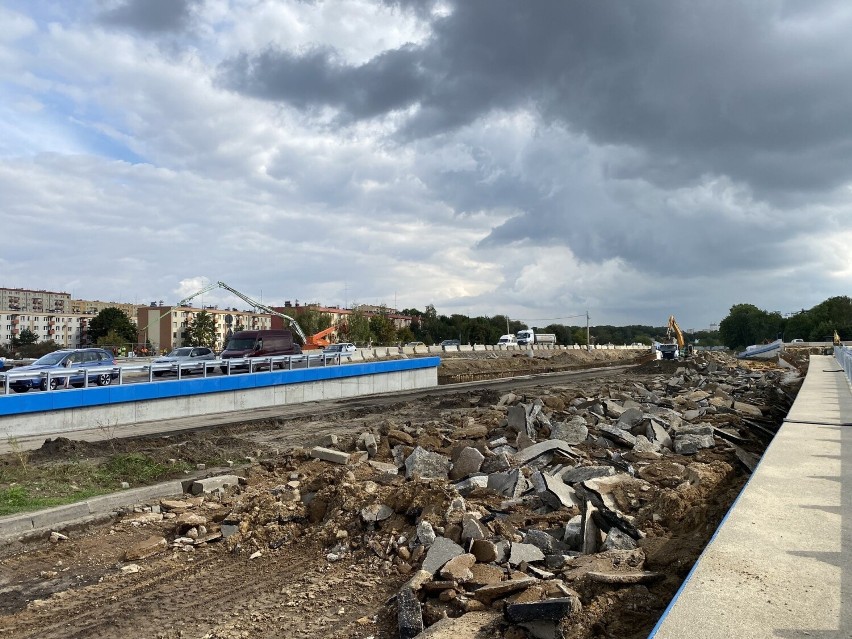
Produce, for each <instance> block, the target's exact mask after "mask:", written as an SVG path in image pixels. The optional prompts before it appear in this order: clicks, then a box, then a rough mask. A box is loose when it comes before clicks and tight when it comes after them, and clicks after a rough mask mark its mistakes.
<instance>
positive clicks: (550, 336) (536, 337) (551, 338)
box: [517, 328, 556, 346]
mask: <svg viewBox="0 0 852 639" xmlns="http://www.w3.org/2000/svg"><path fill="white" fill-rule="evenodd" d="M517 338H518V345H519V346H531V345H533V344H556V335H555V334H554V333H536V332H535V330H533V329H531V328H525V329H523V330H521V331H518V335H517Z"/></svg>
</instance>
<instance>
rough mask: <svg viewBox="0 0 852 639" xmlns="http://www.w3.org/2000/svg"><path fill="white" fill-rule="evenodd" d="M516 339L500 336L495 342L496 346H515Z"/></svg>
mask: <svg viewBox="0 0 852 639" xmlns="http://www.w3.org/2000/svg"><path fill="white" fill-rule="evenodd" d="M517 345H518V339H517V338H516V337H515V336H514V335H501V336H500V339H498V340H497V346H517Z"/></svg>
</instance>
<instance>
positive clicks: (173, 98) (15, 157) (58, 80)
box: [0, 0, 852, 329]
mask: <svg viewBox="0 0 852 639" xmlns="http://www.w3.org/2000/svg"><path fill="white" fill-rule="evenodd" d="M0 24H2V25H3V28H2V29H0V225H2V234H0V238H2V239H0V286H8V287H22V288H36V289H48V290H62V291H68V292H70V293H73V295H74V296H76V297H83V298H88V299H101V300H111V301H129V302H138V303H143V302H145V303H147V302H149V301H152V300H160V299H162V300H164V301H165V302H166V303H174V302H176V301H177V300H179V299H181V298H183V297H185V296H186V295H188V294H190V293H192V292H194V291H196V290H198V289H199V288H200V287H201V286H203V285H204V284H205V283H207V282H209V281H214V282H215V281H218V280H221V281H224V282H226V283H228V284H229V285H231V286H233V287H234V288H237V289H239V290H241V291H243V292H245V293H247V294H248V295H250V296H253V297H257V298H260V297H261V296H262V298H263V301H264V302H266V303H270V304H281V303H283V302H284V301H285V300H291V301H293V302H295V301H296V300H298V301H299V302H300V303H302V302H320V303H323V304H327V305H344V304H345V305H347V306H349V305H351V304H353V303H367V304H386V305H388V306H391V307H393V306H396V307H398V308H400V309H402V308H407V307H416V308H420V309H423V308H425V306H426V305H427V304H433V305H434V306H435V307H436V308H437V310H438V312H439V313H444V314H450V313H454V312H458V313H464V314H469V315H479V314H484V315H496V314H508V315H509V316H510V317H513V318H517V319H521V320H524V321H527V322H528V323H530V324H533V325H545V324H548V323H550V322H551V321H554V320H555V321H557V322H559V323H566V324H567V323H577V324H580V323H584V321H585V320H584V319H582V318H577V319H573V320H571V319H556V318H567V317H568V316H571V315H576V314H581V313H585V312H586V311H587V310H588V312H589V313H590V315H591V322H592V324H616V325H621V324H652V325H657V326H659V325H663V324H665V322H666V320H667V318H668V316H669V315H670V314H674V315H675V316H676V317H677V318H678V321H679V323H680V324H681V326H682V327H683V328H695V329H700V328H706V327H709V326H711V325H712V324H715V323H718V322H719V321H720V320H721V319H723V318H724V317H725V316H726V315H727V314H728V310H729V309H730V307H731V306H732V305H733V304H737V303H741V302H748V303H753V304H756V305H758V306H759V307H761V308H764V309H766V310H777V311H781V312H782V313H786V312H791V311H795V310H799V309H801V308H810V307H811V306H813V305H815V304H817V303H819V302H821V301H823V300H824V299H826V298H828V297H831V296H834V295H849V294H850V283H852V225H850V222H851V221H852V190H851V189H852V39H850V38H849V34H850V33H852V4H850V3H849V2H847V1H843V0H837V1H833V0H801V1H782V0H748V2H742V0H737V1H733V0H688V1H687V0H683V1H681V2H677V1H672V0H666V1H662V0H643V1H642V2H634V1H633V0H630V1H628V0H622V1H620V2H619V1H615V0H613V1H611V2H597V1H596V2H589V1H587V0H583V1H568V0H552V1H547V0H538V1H536V2H529V1H521V0H517V1H511V2H510V1H506V0H457V1H454V0H442V1H440V2H427V1H423V2H418V1H415V0H398V1H390V0H386V1H379V0H375V1H368V0H354V1H348V0H335V1H333V2H332V1H328V2H323V1H322V0H316V1H308V0H290V1H286V0H88V1H84V0H81V1H79V2H65V1H59V0H53V1H46V0H0ZM233 301H234V300H233V298H229V297H228V296H227V294H225V293H224V291H219V292H215V291H214V292H212V293H209V294H207V295H205V298H204V303H205V304H208V303H210V304H212V303H223V304H224V303H228V304H230V303H232V302H233ZM241 306H244V305H242V304H241Z"/></svg>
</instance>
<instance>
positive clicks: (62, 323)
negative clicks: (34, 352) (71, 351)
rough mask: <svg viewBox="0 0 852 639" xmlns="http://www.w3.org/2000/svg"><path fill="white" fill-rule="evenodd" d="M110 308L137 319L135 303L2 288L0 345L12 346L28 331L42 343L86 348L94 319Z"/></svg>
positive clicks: (0, 294) (0, 295)
mask: <svg viewBox="0 0 852 639" xmlns="http://www.w3.org/2000/svg"><path fill="white" fill-rule="evenodd" d="M111 307H112V308H118V309H120V310H121V311H122V312H124V314H125V315H127V316H128V317H129V318H131V319H133V318H134V317H135V316H136V308H137V306H136V305H135V304H126V303H123V302H102V301H100V300H94V301H92V300H76V299H72V298H71V295H70V294H69V293H61V292H56V291H44V290H34V289H24V288H0V345H7V344H9V343H11V341H12V339H13V338H14V337H17V336H18V335H20V334H21V331H23V330H24V329H28V330H30V331H32V332H33V333H35V335H36V336H37V337H38V341H40V342H46V341H49V340H53V341H54V342H56V343H57V344H59V345H60V346H63V347H67V348H79V347H81V346H85V345H87V344H88V343H89V340H88V335H87V333H88V327H89V324H90V322H91V321H92V318H93V317H94V316H95V315H97V314H98V313H100V312H101V311H102V310H104V309H105V308H111Z"/></svg>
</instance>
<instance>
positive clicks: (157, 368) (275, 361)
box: [0, 352, 351, 397]
mask: <svg viewBox="0 0 852 639" xmlns="http://www.w3.org/2000/svg"><path fill="white" fill-rule="evenodd" d="M342 359H351V354H349V353H343V354H341V353H333V354H327V353H322V352H320V353H317V354H310V353H302V354H301V355H278V356H276V357H241V358H233V359H210V360H204V361H202V362H163V363H155V362H151V363H150V364H140V365H136V366H133V365H131V366H90V367H81V368H61V369H60V368H57V369H55V370H54V369H51V370H47V371H15V369H14V368H13V369H11V370H8V371H5V372H0V383H2V386H3V392H2V394H0V397H2V396H4V395H10V394H11V391H12V390H13V389H12V384H13V383H14V380H16V379H39V380H40V381H41V383H43V385H44V386H43V389H44V390H46V391H54V392H56V391H61V390H65V389H64V388H61V387H59V386H57V387H56V388H55V389H54V388H51V387H50V382H51V380H54V379H57V380H62V384H63V386H64V384H65V379H66V378H69V377H70V378H74V377H82V378H83V379H82V381H83V388H89V387H90V386H92V385H94V383H95V382H92V381H90V380H91V379H92V378H95V379H96V378H97V377H98V376H100V375H109V376H110V385H111V384H116V383H117V384H119V385H120V384H123V383H125V379H124V377H125V374H126V373H133V372H139V373H147V375H148V382H149V383H153V382H161V381H169V380H168V379H163V378H162V377H161V375H162V374H165V373H174V374H175V379H183V378H184V376H186V375H188V374H189V373H192V372H196V373H197V372H200V373H201V375H202V377H207V376H208V374H209V373H210V371H211V370H214V371H215V370H216V369H217V368H218V369H220V370H221V372H222V374H223V375H231V374H232V373H245V372H249V373H259V372H263V371H266V372H271V371H274V370H293V369H294V368H311V362H318V363H319V364H318V365H321V366H329V365H332V366H335V365H340V363H341V360H342ZM294 364H295V367H294ZM300 364H304V366H301V365H300ZM155 373H161V375H156V374H155ZM113 375H117V377H116V378H115V379H113ZM135 383H140V382H135Z"/></svg>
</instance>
